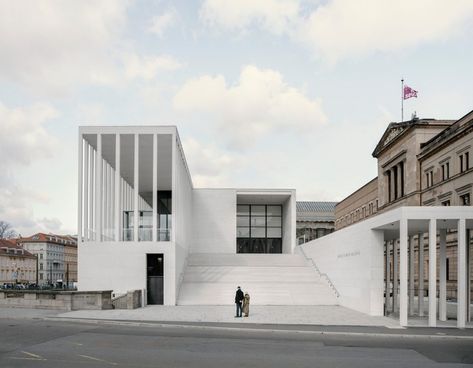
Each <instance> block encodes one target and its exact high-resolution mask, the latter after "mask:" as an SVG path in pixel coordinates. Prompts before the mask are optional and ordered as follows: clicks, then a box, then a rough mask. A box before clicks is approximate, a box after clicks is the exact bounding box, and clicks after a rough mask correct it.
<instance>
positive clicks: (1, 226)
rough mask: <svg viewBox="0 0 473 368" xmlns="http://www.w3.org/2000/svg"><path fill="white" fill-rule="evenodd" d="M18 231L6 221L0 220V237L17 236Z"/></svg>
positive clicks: (9, 237)
mask: <svg viewBox="0 0 473 368" xmlns="http://www.w3.org/2000/svg"><path fill="white" fill-rule="evenodd" d="M16 235H17V234H16V231H15V230H13V229H12V227H11V225H10V224H9V223H8V222H6V221H0V239H11V238H14V237H16Z"/></svg>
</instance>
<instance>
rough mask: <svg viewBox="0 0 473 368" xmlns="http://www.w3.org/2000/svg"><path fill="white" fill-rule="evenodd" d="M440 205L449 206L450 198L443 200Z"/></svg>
mask: <svg viewBox="0 0 473 368" xmlns="http://www.w3.org/2000/svg"><path fill="white" fill-rule="evenodd" d="M442 206H450V200H446V201H443V202H442Z"/></svg>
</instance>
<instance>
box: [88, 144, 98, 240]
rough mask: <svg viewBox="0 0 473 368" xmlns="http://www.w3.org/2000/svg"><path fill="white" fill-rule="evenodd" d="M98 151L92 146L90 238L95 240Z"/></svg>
mask: <svg viewBox="0 0 473 368" xmlns="http://www.w3.org/2000/svg"><path fill="white" fill-rule="evenodd" d="M95 156H96V151H95V150H94V149H93V148H92V147H90V220H89V221H90V227H89V233H90V237H89V238H90V240H95V210H96V207H97V206H96V204H95V201H96V198H95V190H96V189H97V188H96V185H95V177H96V175H95V164H96V159H95Z"/></svg>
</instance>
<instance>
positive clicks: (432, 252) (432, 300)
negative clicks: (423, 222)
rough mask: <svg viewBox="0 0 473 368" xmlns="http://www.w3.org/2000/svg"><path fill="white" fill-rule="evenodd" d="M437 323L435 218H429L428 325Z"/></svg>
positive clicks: (431, 325) (432, 325)
mask: <svg viewBox="0 0 473 368" xmlns="http://www.w3.org/2000/svg"><path fill="white" fill-rule="evenodd" d="M436 325H437V220H435V219H430V220H429V327H435V326H436Z"/></svg>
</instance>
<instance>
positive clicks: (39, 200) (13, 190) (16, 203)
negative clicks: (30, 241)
mask: <svg viewBox="0 0 473 368" xmlns="http://www.w3.org/2000/svg"><path fill="white" fill-rule="evenodd" d="M8 186H9V187H8V188H6V187H2V186H0V220H3V221H6V222H8V223H9V224H11V225H12V227H13V228H14V229H15V230H16V231H17V232H18V233H19V234H21V235H23V236H29V235H31V234H33V233H35V232H56V233H57V232H60V233H64V229H62V222H61V221H60V220H59V219H57V218H46V217H45V218H39V219H38V218H35V216H34V211H33V206H34V205H36V204H45V203H48V202H49V198H48V197H47V196H46V195H45V194H42V193H39V192H37V191H34V190H31V189H27V188H24V187H22V186H18V185H14V184H11V183H10V184H9V185H8ZM69 232H70V231H69Z"/></svg>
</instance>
